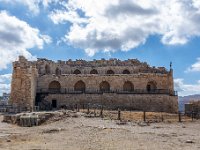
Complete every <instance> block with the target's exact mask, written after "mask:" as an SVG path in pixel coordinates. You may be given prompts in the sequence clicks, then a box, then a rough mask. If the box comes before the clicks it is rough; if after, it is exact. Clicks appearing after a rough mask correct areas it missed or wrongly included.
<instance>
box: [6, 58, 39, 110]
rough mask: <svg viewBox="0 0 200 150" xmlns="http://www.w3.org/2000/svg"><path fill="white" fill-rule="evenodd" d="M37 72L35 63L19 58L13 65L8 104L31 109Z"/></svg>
mask: <svg viewBox="0 0 200 150" xmlns="http://www.w3.org/2000/svg"><path fill="white" fill-rule="evenodd" d="M37 72H38V71H37V69H36V63H35V62H30V61H27V59H26V58H25V57H23V56H19V60H18V61H16V62H14V63H13V73H12V81H11V95H10V101H9V103H10V104H12V105H14V106H17V107H21V108H24V107H26V108H31V109H32V108H33V106H34V105H35V96H36V82H37V76H38V73H37Z"/></svg>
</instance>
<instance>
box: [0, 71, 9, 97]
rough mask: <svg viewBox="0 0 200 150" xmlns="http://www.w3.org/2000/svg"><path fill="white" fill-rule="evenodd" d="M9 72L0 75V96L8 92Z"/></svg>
mask: <svg viewBox="0 0 200 150" xmlns="http://www.w3.org/2000/svg"><path fill="white" fill-rule="evenodd" d="M11 76H12V75H11V74H4V75H0V96H1V95H2V93H9V92H10V82H11Z"/></svg>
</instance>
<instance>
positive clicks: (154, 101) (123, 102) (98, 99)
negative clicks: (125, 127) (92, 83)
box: [45, 93, 178, 113]
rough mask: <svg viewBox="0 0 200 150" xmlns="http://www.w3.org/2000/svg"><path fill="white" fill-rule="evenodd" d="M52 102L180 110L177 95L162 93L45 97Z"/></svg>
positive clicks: (58, 95)
mask: <svg viewBox="0 0 200 150" xmlns="http://www.w3.org/2000/svg"><path fill="white" fill-rule="evenodd" d="M45 100H46V101H48V102H49V103H50V104H51V103H52V100H57V106H58V107H61V106H63V105H68V106H70V105H75V104H79V105H82V104H91V105H94V104H95V105H96V104H99V105H103V106H104V107H107V108H110V109H117V108H123V109H132V110H145V111H159V112H160V111H164V112H170V113H176V112H177V111H178V101H177V96H169V95H162V94H156V95H154V94H116V93H114V94H113V93H112V94H109V93H104V94H50V95H48V96H46V97H45Z"/></svg>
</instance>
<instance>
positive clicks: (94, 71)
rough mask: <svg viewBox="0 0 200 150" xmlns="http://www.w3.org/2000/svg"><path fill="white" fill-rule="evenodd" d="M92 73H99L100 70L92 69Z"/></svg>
mask: <svg viewBox="0 0 200 150" xmlns="http://www.w3.org/2000/svg"><path fill="white" fill-rule="evenodd" d="M90 74H98V71H97V70H96V69H92V70H91V71H90Z"/></svg>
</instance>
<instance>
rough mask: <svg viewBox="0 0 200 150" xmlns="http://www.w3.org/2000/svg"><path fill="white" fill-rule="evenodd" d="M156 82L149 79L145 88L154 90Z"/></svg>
mask: <svg viewBox="0 0 200 150" xmlns="http://www.w3.org/2000/svg"><path fill="white" fill-rule="evenodd" d="M156 88H157V87H156V82H155V81H149V82H148V83H147V87H146V90H147V91H148V92H150V91H155V90H156Z"/></svg>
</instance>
